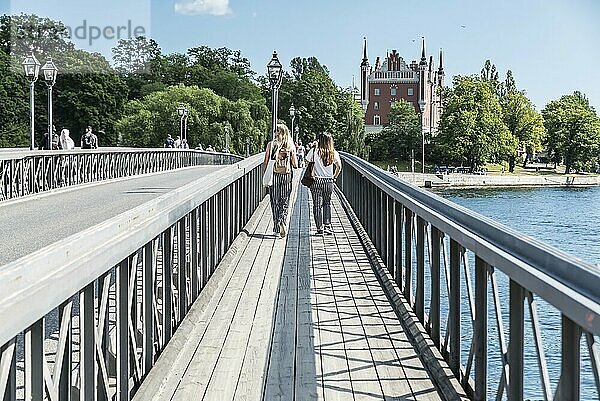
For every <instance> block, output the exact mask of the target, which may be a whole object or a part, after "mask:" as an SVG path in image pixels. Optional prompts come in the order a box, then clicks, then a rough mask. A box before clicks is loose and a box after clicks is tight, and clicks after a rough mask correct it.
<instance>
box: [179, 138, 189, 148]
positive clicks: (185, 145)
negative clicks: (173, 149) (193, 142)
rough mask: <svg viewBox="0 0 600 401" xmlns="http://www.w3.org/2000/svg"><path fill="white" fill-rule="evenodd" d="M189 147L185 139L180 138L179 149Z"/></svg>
mask: <svg viewBox="0 0 600 401" xmlns="http://www.w3.org/2000/svg"><path fill="white" fill-rule="evenodd" d="M189 148H190V145H188V143H187V139H185V138H183V139H182V140H181V149H189Z"/></svg>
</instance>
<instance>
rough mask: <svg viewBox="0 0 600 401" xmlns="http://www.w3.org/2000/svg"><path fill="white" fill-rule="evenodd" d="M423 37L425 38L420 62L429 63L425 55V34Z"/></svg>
mask: <svg viewBox="0 0 600 401" xmlns="http://www.w3.org/2000/svg"><path fill="white" fill-rule="evenodd" d="M421 39H422V40H423V44H422V46H421V63H420V64H427V57H426V56H425V36H422V37H421Z"/></svg>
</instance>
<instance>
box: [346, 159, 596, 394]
mask: <svg viewBox="0 0 600 401" xmlns="http://www.w3.org/2000/svg"><path fill="white" fill-rule="evenodd" d="M341 155H342V161H343V163H344V169H343V170H342V175H341V179H340V184H341V185H340V187H341V191H342V193H343V194H344V196H345V198H346V200H347V201H348V203H349V205H350V206H351V207H352V209H353V211H354V213H355V214H356V215H357V217H358V220H359V222H360V224H362V226H363V227H364V230H365V231H366V233H367V234H368V236H369V238H370V239H371V241H372V242H373V246H374V248H375V249H376V250H377V253H378V254H379V255H380V256H381V260H382V262H383V264H385V266H386V267H387V269H388V271H389V275H390V277H391V279H392V281H395V283H396V285H397V289H398V294H402V295H403V297H404V298H405V300H406V302H407V303H408V305H410V308H412V310H413V312H414V314H415V315H416V316H417V318H418V319H419V321H420V322H421V323H422V324H423V327H425V329H426V330H427V332H428V333H429V335H430V336H431V339H432V341H433V343H434V344H435V345H436V347H437V348H439V350H440V352H441V353H442V355H443V356H444V358H445V359H446V361H447V362H448V365H449V366H450V368H451V369H452V371H453V372H454V374H455V376H456V377H457V378H458V379H459V380H460V382H461V384H462V385H463V387H464V389H465V390H466V391H467V394H469V395H470V396H471V397H473V398H474V399H476V400H484V399H488V393H487V392H488V388H487V380H488V378H487V375H488V373H487V372H488V362H487V358H488V317H491V316H490V313H489V311H488V291H491V293H492V296H493V302H494V308H493V309H494V310H493V312H494V316H493V317H494V318H495V322H496V330H497V332H498V333H499V334H498V337H497V338H496V339H497V345H496V346H497V347H498V349H499V352H500V366H499V369H498V371H501V376H500V377H499V378H498V377H496V380H498V381H499V387H498V392H497V399H501V398H502V394H503V392H504V391H506V394H507V398H508V400H519V399H523V394H524V390H523V388H524V386H523V378H524V351H525V348H526V347H525V335H524V332H525V328H524V322H525V313H524V310H525V307H524V304H528V307H529V316H530V321H531V325H532V332H533V338H534V340H535V341H534V346H535V350H536V352H537V355H536V356H537V359H538V365H539V371H540V382H541V384H542V389H541V392H542V393H543V395H544V399H546V400H549V399H553V398H552V394H551V386H550V378H549V373H548V368H547V366H546V356H545V351H544V346H543V337H542V335H541V325H540V320H539V317H538V313H537V306H536V299H537V297H539V298H541V299H543V300H545V301H547V302H548V303H549V304H551V305H553V306H554V307H555V308H556V309H557V310H558V311H559V312H560V313H561V315H562V324H560V323H559V324H560V327H561V336H562V351H561V355H560V356H561V359H562V365H561V366H562V367H561V374H560V378H559V385H558V386H557V387H558V389H557V391H556V397H557V399H565V400H567V399H568V400H577V399H579V393H580V383H579V381H580V380H579V377H580V359H581V355H580V343H581V337H582V336H583V337H584V338H585V339H586V342H587V345H588V347H587V348H588V351H589V358H590V361H591V365H592V369H593V372H592V373H593V376H594V378H595V380H596V386H597V390H598V391H599V392H600V350H598V348H597V347H598V339H597V336H598V335H600V291H599V290H598V289H599V288H600V269H598V267H596V266H594V265H592V264H590V263H587V262H585V261H583V260H580V259H578V258H576V257H574V256H571V255H569V254H567V253H565V252H563V251H560V250H558V249H556V248H554V247H551V246H549V245H547V244H545V243H543V242H541V241H539V240H536V239H534V238H531V237H529V236H526V235H524V234H522V233H519V232H518V231H516V230H513V229H511V228H509V227H506V226H504V225H502V224H500V223H497V222H495V221H493V220H492V219H489V218H487V217H485V216H482V215H480V214H478V213H475V212H473V211H471V210H468V209H466V208H464V207H461V206H459V205H456V204H454V203H452V202H450V201H448V200H446V199H443V198H441V197H439V196H437V195H435V194H432V193H430V192H427V191H425V190H423V189H420V188H417V187H415V186H412V185H410V184H409V183H406V182H404V181H402V180H399V179H398V178H396V177H393V176H391V175H389V174H387V173H386V172H385V171H383V170H381V169H380V168H378V167H376V166H373V165H372V164H370V163H368V162H366V161H364V160H362V159H360V158H358V157H356V156H353V155H350V154H347V153H341ZM473 263H474V264H473ZM461 270H463V273H462V274H461ZM497 271H499V272H502V273H504V274H505V275H506V276H507V278H508V281H509V286H508V288H504V290H505V291H506V292H507V293H509V297H510V304H509V305H508V310H509V331H508V333H509V334H508V335H505V332H504V324H505V323H503V318H502V313H503V311H502V310H503V306H502V305H501V297H500V285H499V281H498V280H497V278H496V276H497ZM426 272H427V275H426ZM473 274H474V276H475V280H474V282H473V281H471V275H473ZM426 276H427V277H429V279H427V280H426ZM461 276H462V277H461ZM426 281H428V282H429V283H430V285H431V288H430V290H429V292H428V295H426V293H427V291H426V290H425V283H426ZM444 293H446V297H447V298H444ZM426 298H429V299H428V301H429V305H426ZM525 300H527V302H525ZM442 301H444V302H445V303H446V304H445V305H442V303H443V302H442ZM427 306H429V310H428V313H425V312H426V310H427ZM463 308H464V309H466V310H468V311H469V312H470V317H471V323H472V327H466V328H463V329H461V320H462V315H461V309H463ZM441 309H445V310H446V312H447V316H448V317H447V321H446V330H445V333H443V330H442V323H441V316H442V313H441ZM504 313H505V312H504ZM469 329H470V330H471V333H472V336H471V337H470V341H469V337H466V336H465V334H466V333H465V331H466V330H469ZM442 334H445V338H442V337H441V335H442ZM464 342H467V344H468V350H469V353H468V358H467V363H466V364H463V361H464V358H465V355H463V354H462V352H461V347H462V346H463V345H465V344H463V343H464ZM528 346H529V345H528ZM473 372H474V373H473ZM588 390H589V389H588Z"/></svg>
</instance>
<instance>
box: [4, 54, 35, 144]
mask: <svg viewBox="0 0 600 401" xmlns="http://www.w3.org/2000/svg"><path fill="white" fill-rule="evenodd" d="M28 97H29V84H28V83H27V81H26V80H25V78H24V77H23V76H22V74H18V73H16V72H15V71H14V70H13V69H12V68H11V65H10V58H9V56H8V55H7V54H5V53H4V52H3V51H0V147H22V146H27V145H28V144H29V118H28V116H29V102H28V100H27V99H28Z"/></svg>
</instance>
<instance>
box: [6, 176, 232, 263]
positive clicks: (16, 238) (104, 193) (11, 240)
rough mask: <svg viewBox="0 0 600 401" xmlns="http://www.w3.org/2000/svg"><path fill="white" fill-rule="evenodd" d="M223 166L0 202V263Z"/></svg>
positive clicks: (68, 189) (63, 237)
mask: <svg viewBox="0 0 600 401" xmlns="http://www.w3.org/2000/svg"><path fill="white" fill-rule="evenodd" d="M221 168H223V166H199V167H192V168H187V169H181V170H175V171H168V172H164V173H159V174H153V175H150V176H138V177H131V178H129V179H125V180H118V181H114V182H102V183H97V184H94V185H91V186H81V187H79V188H78V187H69V188H65V189H64V190H59V191H57V192H54V193H49V194H39V195H32V196H30V197H25V198H18V199H15V200H9V201H5V202H0V266H3V265H5V264H7V263H9V262H12V261H15V260H17V259H19V258H21V257H23V256H26V255H29V254H30V253H32V252H35V251H37V250H40V249H42V248H44V247H46V246H48V245H50V244H53V243H55V242H58V241H61V240H63V239H65V238H68V237H69V236H71V235H73V234H76V233H78V232H80V231H83V230H85V229H87V228H89V227H93V226H95V225H96V224H99V223H102V222H104V221H106V220H108V219H110V218H112V217H114V216H117V215H119V214H121V213H123V212H126V211H127V210H130V209H132V208H134V207H136V206H139V205H141V204H143V203H145V202H148V201H150V200H152V199H155V198H158V197H159V196H161V195H163V194H165V193H167V192H169V191H172V190H174V189H177V188H179V187H181V186H184V185H186V184H188V183H190V182H192V181H194V180H197V179H198V178H200V177H203V176H206V175H208V174H210V173H211V172H214V171H216V170H219V169H221ZM74 188H76V189H74ZM73 248H74V249H77V244H73ZM0 268H1V267H0Z"/></svg>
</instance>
